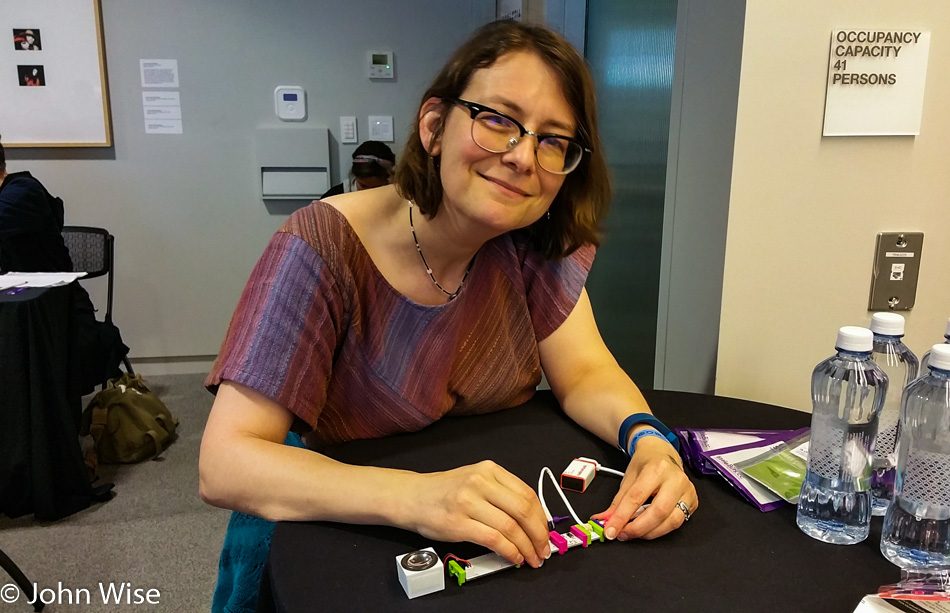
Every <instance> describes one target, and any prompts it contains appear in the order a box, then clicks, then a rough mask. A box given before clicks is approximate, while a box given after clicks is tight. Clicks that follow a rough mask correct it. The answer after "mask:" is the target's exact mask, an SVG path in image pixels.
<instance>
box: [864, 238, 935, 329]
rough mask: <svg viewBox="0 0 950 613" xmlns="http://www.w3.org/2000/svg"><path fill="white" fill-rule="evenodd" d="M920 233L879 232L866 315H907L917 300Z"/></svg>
mask: <svg viewBox="0 0 950 613" xmlns="http://www.w3.org/2000/svg"><path fill="white" fill-rule="evenodd" d="M923 247H924V233H923V232H881V233H879V234H878V235H877V245H876V246H875V248H874V268H873V270H872V272H871V296H870V298H869V299H868V310H869V311H909V310H911V309H912V308H914V302H915V301H916V299H917V274H918V273H919V272H920V253H921V251H923Z"/></svg>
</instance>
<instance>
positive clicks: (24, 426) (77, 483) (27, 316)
mask: <svg viewBox="0 0 950 613" xmlns="http://www.w3.org/2000/svg"><path fill="white" fill-rule="evenodd" d="M71 289H72V288H71V287H70V286H64V287H56V288H52V289H48V290H47V289H28V290H26V291H24V292H20V293H17V294H13V295H10V294H8V293H6V292H0V513H2V514H4V515H8V516H10V517H18V516H20V515H26V514H29V513H33V514H34V516H35V517H36V518H37V519H44V520H55V519H60V518H62V517H65V516H67V515H70V514H72V513H75V512H76V511H79V510H82V509H85V508H86V507H88V506H89V504H90V499H91V495H92V491H91V487H90V483H89V477H88V475H87V473H86V468H85V464H84V463H83V458H82V452H81V450H80V447H79V418H80V414H81V402H82V396H81V394H80V392H79V383H78V380H77V378H76V377H75V372H76V370H75V362H76V360H77V356H75V355H73V356H71V355H70V343H69V338H70V317H69V312H70V305H71V294H70V292H71Z"/></svg>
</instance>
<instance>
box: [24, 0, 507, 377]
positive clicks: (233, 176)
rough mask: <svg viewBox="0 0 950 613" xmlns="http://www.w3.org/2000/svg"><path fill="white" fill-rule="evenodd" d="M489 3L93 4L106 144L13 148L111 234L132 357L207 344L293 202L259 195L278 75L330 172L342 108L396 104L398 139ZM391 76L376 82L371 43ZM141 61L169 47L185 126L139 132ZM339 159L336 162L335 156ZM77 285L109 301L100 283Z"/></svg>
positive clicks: (144, 0)
mask: <svg viewBox="0 0 950 613" xmlns="http://www.w3.org/2000/svg"><path fill="white" fill-rule="evenodd" d="M494 5H495V3H494V1H493V0H452V1H451V2H445V1H443V0H407V1H403V2H399V3H393V2H387V1H384V0H354V1H351V2H336V1H329V0H324V1H314V0H280V1H273V2H253V1H250V0H227V1H225V0H214V1H211V0H208V1H202V2H190V1H186V0H135V1H131V0H102V13H103V31H104V37H105V44H106V55H107V63H108V77H109V90H110V98H111V106H112V123H113V132H114V147H113V148H111V149H93V150H63V149H21V150H11V151H10V153H9V156H8V157H9V158H10V161H9V163H8V166H9V167H10V170H11V171H16V170H21V169H29V170H31V171H32V172H33V174H34V175H36V176H37V177H38V178H39V179H40V180H41V181H43V182H44V183H45V184H46V185H47V187H48V188H49V190H50V191H51V192H53V193H54V194H57V195H60V196H62V197H63V199H64V200H65V202H66V207H67V209H66V222H67V223H68V224H76V225H92V226H103V227H106V228H108V229H110V230H111V231H112V233H113V234H114V235H115V237H116V270H115V302H114V308H113V311H114V316H115V321H116V323H117V324H118V325H119V327H120V328H121V329H122V332H123V335H124V336H125V339H126V342H127V344H128V345H129V346H130V347H131V348H132V353H131V355H132V356H133V357H138V358H161V359H163V360H165V359H168V358H170V357H175V356H210V355H213V354H215V353H217V350H218V347H219V345H220V343H221V340H222V338H223V335H224V332H225V328H226V325H227V322H228V320H229V318H230V315H231V312H232V310H233V308H234V305H235V303H236V301H237V299H238V296H239V294H240V291H241V289H242V287H243V285H244V283H245V281H246V280H247V276H248V274H249V272H250V270H251V268H252V266H253V265H254V263H255V261H256V259H257V257H258V256H259V255H260V253H261V251H262V250H263V247H264V245H265V244H266V242H267V240H268V239H269V237H270V236H271V234H272V233H273V232H274V230H275V229H276V228H278V227H279V226H280V225H281V223H282V222H283V221H284V219H285V218H286V215H287V213H288V212H289V210H292V208H293V207H284V208H280V207H270V209H269V208H268V207H267V206H265V204H264V203H263V201H261V200H260V198H259V195H258V194H259V183H258V181H259V179H258V169H257V166H256V160H255V154H254V132H255V129H256V128H257V127H259V126H272V125H277V124H281V123H282V122H280V121H279V120H278V119H277V118H276V116H275V115H274V111H273V90H274V87H275V86H277V85H302V86H303V87H304V88H306V90H307V94H308V108H309V118H308V120H307V122H306V123H304V124H302V125H303V126H307V127H310V126H325V127H328V128H329V129H330V133H331V144H330V149H331V165H332V172H333V178H334V179H337V180H339V178H340V176H341V171H342V173H346V172H347V171H348V169H349V168H348V166H349V165H348V163H347V161H348V160H349V158H350V155H351V154H352V151H353V148H354V147H355V145H345V146H343V145H339V144H338V139H339V117H340V115H355V116H357V117H358V121H359V136H360V139H361V140H363V139H366V138H368V127H367V125H366V117H367V116H368V115H391V116H392V117H393V120H394V131H395V138H396V142H395V143H393V145H392V146H393V148H394V150H396V151H397V155H398V150H399V149H400V148H401V146H402V141H404V140H405V138H406V135H407V126H408V125H409V123H410V120H411V118H412V115H413V113H414V111H415V109H416V105H417V104H418V98H419V96H420V95H421V94H422V92H423V91H424V89H425V87H426V86H427V85H428V82H429V81H430V80H431V78H432V77H433V76H434V75H435V72H436V71H437V70H438V69H439V67H441V65H442V63H443V62H444V61H445V59H446V58H447V56H448V54H449V53H450V52H451V51H452V50H454V48H455V47H457V46H458V44H459V43H460V42H462V41H463V40H464V39H465V38H466V37H467V36H468V35H469V34H470V33H471V31H472V30H473V29H474V28H475V27H477V26H479V25H481V24H482V23H484V22H486V21H489V20H491V19H492V18H493V17H494V9H495V6H494ZM374 49H379V50H392V51H393V52H394V53H395V66H396V79H395V80H394V81H392V82H371V81H370V80H369V79H368V78H367V77H366V76H364V75H365V73H366V65H365V64H366V54H367V52H368V51H370V50H374ZM139 59H177V60H178V66H179V70H180V89H179V91H180V94H181V110H182V117H183V125H184V134H182V135H177V136H173V135H146V134H145V133H144V127H143V124H144V122H143V115H142V88H141V86H140V84H141V82H140V76H139ZM341 161H342V164H343V168H341ZM99 281H100V280H98V279H97V280H92V281H89V282H87V286H88V287H89V288H90V290H91V292H92V294H93V298H94V300H96V301H97V303H99V304H103V305H104V303H105V285H104V282H103V283H99Z"/></svg>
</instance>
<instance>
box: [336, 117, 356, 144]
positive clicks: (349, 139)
mask: <svg viewBox="0 0 950 613" xmlns="http://www.w3.org/2000/svg"><path fill="white" fill-rule="evenodd" d="M340 142H341V143H343V144H352V143H358V142H359V135H358V134H357V130H356V117H340Z"/></svg>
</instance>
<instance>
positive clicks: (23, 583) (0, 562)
mask: <svg viewBox="0 0 950 613" xmlns="http://www.w3.org/2000/svg"><path fill="white" fill-rule="evenodd" d="M0 568H2V569H3V570H5V571H7V574H9V575H10V578H11V579H13V580H14V581H16V584H17V585H18V586H20V593H21V595H23V596H25V598H30V597H31V596H32V595H33V583H32V582H30V580H29V579H27V578H26V575H24V574H23V571H22V570H20V567H19V566H17V565H16V564H14V563H13V560H11V559H10V558H9V556H7V554H5V553H3V550H2V549H0ZM4 589H6V588H4ZM43 606H44V605H43V603H42V602H40V599H39V598H37V599H36V602H34V603H33V610H34V611H42V610H43Z"/></svg>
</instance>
